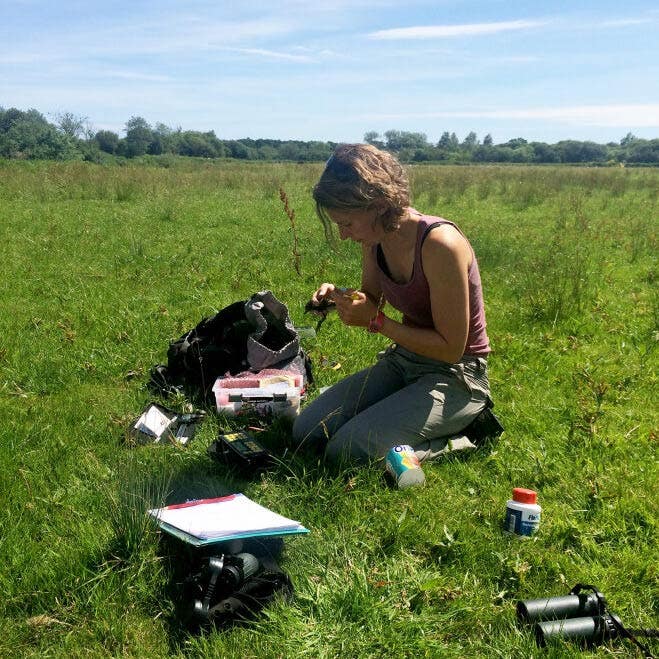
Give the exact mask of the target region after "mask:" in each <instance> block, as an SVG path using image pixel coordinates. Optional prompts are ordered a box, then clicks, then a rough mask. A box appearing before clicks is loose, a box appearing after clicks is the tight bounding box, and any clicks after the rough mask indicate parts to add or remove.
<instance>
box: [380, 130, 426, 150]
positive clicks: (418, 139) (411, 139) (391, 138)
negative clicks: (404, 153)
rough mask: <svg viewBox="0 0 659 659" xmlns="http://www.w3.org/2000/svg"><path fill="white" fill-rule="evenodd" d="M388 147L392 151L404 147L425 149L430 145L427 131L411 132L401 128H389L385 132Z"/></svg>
mask: <svg viewBox="0 0 659 659" xmlns="http://www.w3.org/2000/svg"><path fill="white" fill-rule="evenodd" d="M384 136H385V138H386V140H387V141H386V148H387V149H389V150H391V151H401V150H402V149H424V148H425V147H427V146H428V137H427V136H426V134H425V133H410V132H407V131H401V130H388V131H386V132H385V134H384Z"/></svg>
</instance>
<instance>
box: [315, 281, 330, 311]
mask: <svg viewBox="0 0 659 659" xmlns="http://www.w3.org/2000/svg"><path fill="white" fill-rule="evenodd" d="M335 290H336V286H335V285H334V284H329V283H324V284H321V285H320V286H319V287H318V290H317V291H316V292H315V293H314V294H313V295H312V296H311V303H312V304H313V305H314V306H315V307H317V306H319V305H320V304H321V302H322V301H323V300H326V301H327V302H332V301H333V300H334V291H335Z"/></svg>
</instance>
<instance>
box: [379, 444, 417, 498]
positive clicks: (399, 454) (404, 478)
mask: <svg viewBox="0 0 659 659" xmlns="http://www.w3.org/2000/svg"><path fill="white" fill-rule="evenodd" d="M385 466H386V469H387V472H388V473H389V474H390V475H391V477H392V478H393V480H394V481H395V483H396V485H397V486H398V487H399V488H400V489H403V488H406V487H412V486H413V485H423V484H424V483H425V482H426V475H425V474H424V473H423V469H421V464H420V463H419V458H417V457H416V453H415V452H414V449H413V448H412V447H411V446H408V445H407V444H399V445H398V446H393V447H392V448H390V449H389V451H388V452H387V457H386V459H385Z"/></svg>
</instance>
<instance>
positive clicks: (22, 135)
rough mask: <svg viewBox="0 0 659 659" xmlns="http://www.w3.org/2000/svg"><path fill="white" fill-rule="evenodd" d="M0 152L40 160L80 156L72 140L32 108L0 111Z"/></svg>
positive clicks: (5, 155)
mask: <svg viewBox="0 0 659 659" xmlns="http://www.w3.org/2000/svg"><path fill="white" fill-rule="evenodd" d="M0 126H2V128H3V130H2V131H1V132H0V156H2V157H5V158H25V159H42V160H69V159H74V158H80V157H81V153H80V151H79V150H78V149H77V145H76V144H75V142H74V141H73V140H72V139H71V138H70V137H69V136H68V135H64V134H63V133H61V132H60V131H59V130H58V129H57V128H56V127H55V126H54V125H53V124H51V123H49V122H48V121H47V120H46V119H45V117H44V116H43V115H42V114H41V113H40V112H37V111H36V110H28V111H27V112H22V111H21V110H16V108H10V109H9V110H6V111H2V112H0Z"/></svg>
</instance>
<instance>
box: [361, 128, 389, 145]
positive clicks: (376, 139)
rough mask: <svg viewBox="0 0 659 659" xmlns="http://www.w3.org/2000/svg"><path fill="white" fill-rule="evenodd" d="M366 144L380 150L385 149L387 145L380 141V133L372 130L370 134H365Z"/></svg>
mask: <svg viewBox="0 0 659 659" xmlns="http://www.w3.org/2000/svg"><path fill="white" fill-rule="evenodd" d="M364 142H366V144H371V145H372V146H374V147H377V148H378V149H384V148H385V143H384V142H383V141H382V140H381V139H380V133H378V132H376V131H374V130H370V131H368V133H365V134H364Z"/></svg>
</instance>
